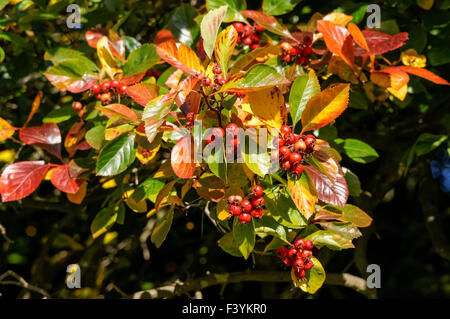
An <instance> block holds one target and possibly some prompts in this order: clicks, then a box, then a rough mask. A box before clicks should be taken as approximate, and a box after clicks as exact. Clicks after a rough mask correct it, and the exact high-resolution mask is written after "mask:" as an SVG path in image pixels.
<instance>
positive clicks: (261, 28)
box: [254, 23, 264, 33]
mask: <svg viewBox="0 0 450 319" xmlns="http://www.w3.org/2000/svg"><path fill="white" fill-rule="evenodd" d="M254 27H255V31H256V32H259V33H261V32H263V31H264V27H263V26H262V25H260V24H257V23H255V25H254Z"/></svg>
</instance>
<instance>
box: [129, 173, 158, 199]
mask: <svg viewBox="0 0 450 319" xmlns="http://www.w3.org/2000/svg"><path fill="white" fill-rule="evenodd" d="M164 185H165V183H164V182H163V181H161V180H159V179H156V178H152V177H149V178H147V179H146V180H145V181H143V182H142V183H140V184H139V185H138V187H137V188H136V190H135V191H134V193H133V195H132V197H133V199H134V200H135V201H136V202H140V201H141V200H143V199H145V198H148V199H150V200H151V201H152V202H153V203H154V202H155V201H156V197H157V196H158V194H159V192H160V191H161V189H163V187H164Z"/></svg>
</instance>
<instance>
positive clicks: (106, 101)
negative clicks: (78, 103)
mask: <svg viewBox="0 0 450 319" xmlns="http://www.w3.org/2000/svg"><path fill="white" fill-rule="evenodd" d="M100 101H101V102H102V104H103V105H107V104H110V103H111V94H109V93H102V94H100Z"/></svg>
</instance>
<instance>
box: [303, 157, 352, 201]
mask: <svg viewBox="0 0 450 319" xmlns="http://www.w3.org/2000/svg"><path fill="white" fill-rule="evenodd" d="M305 170H306V172H308V175H309V176H310V177H311V179H312V181H313V183H314V186H315V187H316V190H317V194H318V196H319V199H320V200H321V201H323V202H326V203H329V204H332V205H337V206H340V207H344V206H345V203H346V202H347V198H348V187H347V182H346V181H345V177H344V176H343V175H341V174H336V175H335V176H334V177H335V178H336V180H335V182H334V183H333V182H332V181H331V180H330V179H329V178H328V177H327V176H326V175H325V174H322V173H321V172H319V170H317V169H316V168H314V167H312V166H309V165H308V166H305Z"/></svg>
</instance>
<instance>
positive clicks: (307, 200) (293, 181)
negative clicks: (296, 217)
mask: <svg viewBox="0 0 450 319" xmlns="http://www.w3.org/2000/svg"><path fill="white" fill-rule="evenodd" d="M288 190H289V194H291V198H292V200H293V202H294V204H295V206H296V207H297V209H298V210H299V211H300V213H301V214H302V215H303V216H304V217H305V218H306V219H309V218H310V217H311V216H312V215H313V214H314V212H315V210H316V208H315V205H316V203H317V201H318V194H317V190H316V188H315V186H314V184H313V181H312V180H311V178H310V177H309V175H308V174H306V173H305V172H303V174H302V175H301V176H300V177H299V178H293V177H291V175H290V174H288Z"/></svg>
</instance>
